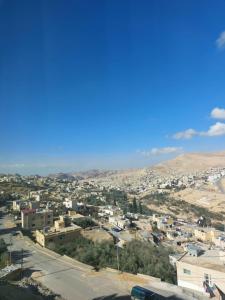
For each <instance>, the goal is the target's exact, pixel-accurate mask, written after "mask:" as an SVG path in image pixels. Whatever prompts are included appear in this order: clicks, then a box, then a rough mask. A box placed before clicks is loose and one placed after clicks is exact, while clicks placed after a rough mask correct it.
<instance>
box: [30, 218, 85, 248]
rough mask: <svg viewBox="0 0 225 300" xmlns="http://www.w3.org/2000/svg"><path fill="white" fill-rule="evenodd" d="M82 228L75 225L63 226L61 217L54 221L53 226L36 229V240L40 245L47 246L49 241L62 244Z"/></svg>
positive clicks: (75, 235)
mask: <svg viewBox="0 0 225 300" xmlns="http://www.w3.org/2000/svg"><path fill="white" fill-rule="evenodd" d="M81 230H82V228H81V227H80V226H77V225H74V224H73V225H71V226H67V227H66V226H65V222H64V220H63V218H60V219H59V220H57V221H55V225H54V227H52V228H50V229H48V228H45V229H43V230H36V241H37V242H38V243H39V244H40V245H41V246H42V247H47V246H48V245H49V244H50V243H54V244H55V245H64V244H66V243H70V242H71V241H73V240H74V239H75V238H76V237H78V236H79V235H80V232H81Z"/></svg>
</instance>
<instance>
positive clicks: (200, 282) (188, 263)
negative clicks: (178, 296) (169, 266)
mask: <svg viewBox="0 0 225 300" xmlns="http://www.w3.org/2000/svg"><path fill="white" fill-rule="evenodd" d="M176 267H177V283H178V286H181V287H185V288H189V289H192V290H195V291H198V292H202V293H203V294H204V295H205V296H206V295H207V296H208V297H213V299H218V300H224V299H225V252H224V251H221V250H206V251H203V252H202V253H199V254H197V255H195V256H193V255H191V254H190V253H188V252H187V253H185V254H184V255H183V256H182V257H181V258H179V259H178V260H177V262H176Z"/></svg>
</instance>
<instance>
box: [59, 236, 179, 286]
mask: <svg viewBox="0 0 225 300" xmlns="http://www.w3.org/2000/svg"><path fill="white" fill-rule="evenodd" d="M54 249H55V251H56V252H58V253H60V254H61V255H63V254H66V255H68V256H71V257H73V258H75V259H77V260H79V261H81V262H83V263H86V264H89V265H91V266H93V267H94V268H95V269H100V268H103V267H111V268H114V269H116V268H117V256H116V252H117V251H116V246H115V245H114V244H113V243H112V242H102V243H96V244H95V243H94V242H92V241H91V240H88V239H86V238H84V237H82V236H81V237H79V238H77V239H76V240H75V241H73V242H71V243H70V244H69V245H67V246H66V247H65V246H58V247H56V246H55V245H54ZM170 253H171V251H170V249H167V248H164V247H162V246H160V247H155V246H153V245H152V244H149V243H147V242H141V241H137V240H135V241H131V242H129V243H128V244H127V246H126V247H125V248H124V249H119V262H120V270H122V271H124V272H130V273H133V274H137V273H142V274H146V275H150V276H155V277H160V278H161V279H162V280H163V281H167V282H171V283H175V282H176V272H175V269H174V268H173V267H172V266H171V265H170V263H169V254H170Z"/></svg>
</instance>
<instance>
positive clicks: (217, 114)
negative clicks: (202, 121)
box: [211, 107, 225, 120]
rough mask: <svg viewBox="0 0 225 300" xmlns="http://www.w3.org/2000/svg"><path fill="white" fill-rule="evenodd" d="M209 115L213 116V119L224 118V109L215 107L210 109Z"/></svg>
mask: <svg viewBox="0 0 225 300" xmlns="http://www.w3.org/2000/svg"><path fill="white" fill-rule="evenodd" d="M211 117H212V118H214V119H221V120H225V109H224V108H219V107H215V108H214V109H213V110H212V111H211Z"/></svg>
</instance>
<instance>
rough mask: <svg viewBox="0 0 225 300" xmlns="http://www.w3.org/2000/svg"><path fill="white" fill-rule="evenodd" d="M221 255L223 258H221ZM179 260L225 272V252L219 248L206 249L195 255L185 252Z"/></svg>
mask: <svg viewBox="0 0 225 300" xmlns="http://www.w3.org/2000/svg"><path fill="white" fill-rule="evenodd" d="M221 257H222V258H223V259H224V260H222V259H221ZM179 261H181V262H183V263H187V264H190V265H194V266H199V267H203V268H207V269H213V270H216V271H220V272H225V252H222V251H220V250H206V251H205V252H204V253H203V254H201V255H200V256H197V257H196V256H191V255H190V254H188V253H186V254H185V255H184V256H183V257H182V258H181V259H180V260H179Z"/></svg>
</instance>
